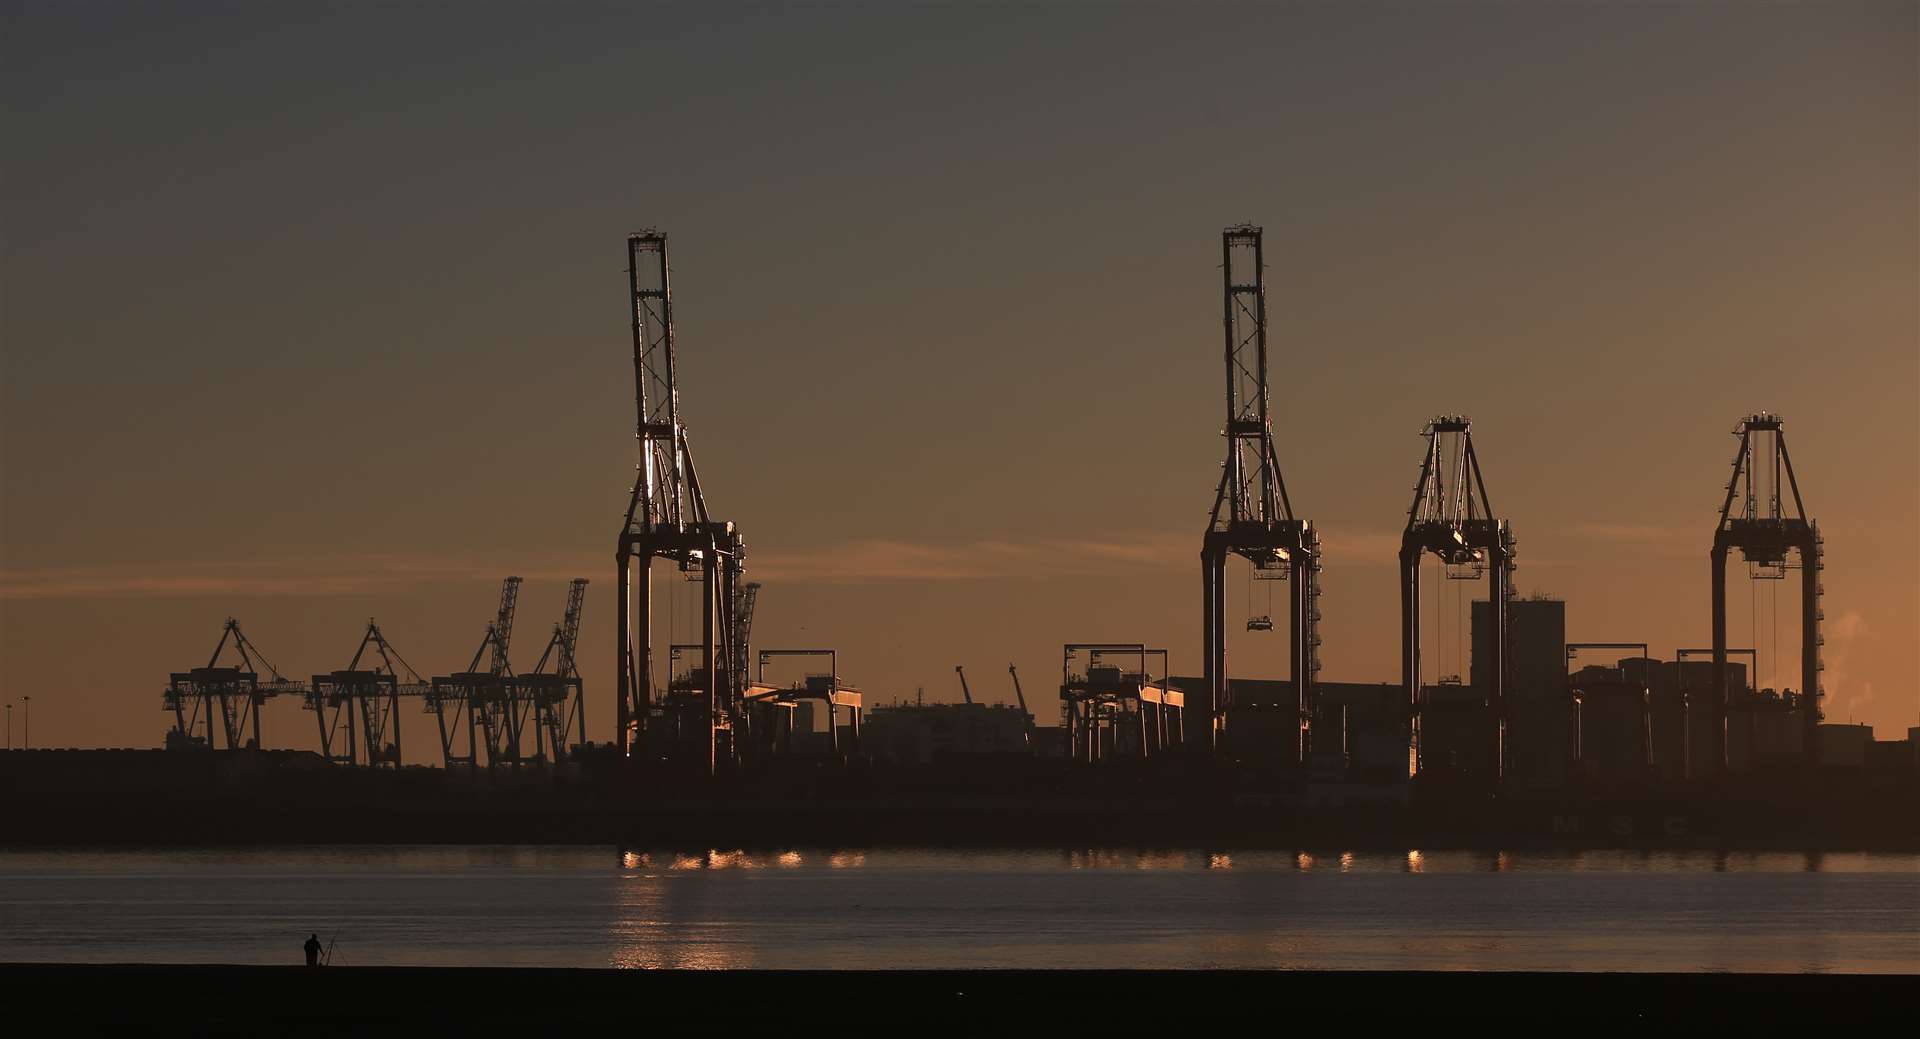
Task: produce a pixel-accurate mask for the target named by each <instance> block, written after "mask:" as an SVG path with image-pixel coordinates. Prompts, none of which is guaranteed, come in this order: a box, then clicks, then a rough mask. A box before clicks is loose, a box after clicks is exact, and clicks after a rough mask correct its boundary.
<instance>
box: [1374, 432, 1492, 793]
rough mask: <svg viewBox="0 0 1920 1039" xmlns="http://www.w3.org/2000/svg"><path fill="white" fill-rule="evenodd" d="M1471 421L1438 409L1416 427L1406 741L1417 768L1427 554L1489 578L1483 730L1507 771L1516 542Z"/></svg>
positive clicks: (1403, 596)
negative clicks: (1498, 513) (1492, 498)
mask: <svg viewBox="0 0 1920 1039" xmlns="http://www.w3.org/2000/svg"><path fill="white" fill-rule="evenodd" d="M1472 425H1473V424H1472V423H1471V422H1470V421H1468V420H1467V419H1466V418H1465V417H1464V416H1461V415H1442V416H1440V417H1438V418H1435V419H1434V420H1433V421H1432V422H1429V423H1428V424H1427V428H1426V429H1425V430H1423V431H1422V432H1421V435H1422V436H1423V437H1425V438H1426V440H1427V452H1426V455H1425V457H1423V458H1422V459H1421V462H1420V479H1419V482H1418V483H1416V484H1415V485H1414V489H1413V504H1412V505H1411V506H1409V507H1408V509H1407V527H1406V530H1405V532H1403V533H1402V534H1401V537H1400V675H1401V681H1402V683H1403V684H1404V685H1405V687H1406V698H1407V709H1408V739H1409V742H1410V744H1411V746H1412V748H1413V758H1414V760H1413V768H1414V771H1415V772H1416V773H1417V772H1419V771H1421V770H1422V768H1423V765H1424V762H1423V759H1422V757H1421V750H1420V721H1421V711H1422V707H1423V704H1424V703H1425V696H1424V694H1423V690H1422V688H1421V677H1420V561H1421V560H1422V559H1423V558H1425V557H1426V556H1427V555H1429V554H1431V555H1433V556H1435V557H1436V558H1438V559H1439V560H1440V562H1441V563H1442V564H1443V565H1444V566H1445V567H1446V575H1447V577H1449V578H1451V579H1454V580H1474V579H1478V578H1480V577H1482V576H1485V577H1486V578H1487V599H1488V604H1489V606H1490V609H1489V611H1488V613H1489V614H1490V616H1491V617H1492V623H1493V632H1492V633H1491V634H1492V637H1491V639H1490V640H1489V643H1490V645H1491V648H1492V652H1493V662H1492V666H1491V667H1490V668H1489V669H1488V674H1489V675H1490V676H1491V678H1490V680H1489V681H1490V686H1489V688H1488V689H1486V690H1485V691H1484V692H1485V695H1486V707H1487V708H1488V709H1489V711H1490V713H1491V716H1492V719H1493V723H1492V731H1491V732H1490V733H1488V734H1487V735H1488V736H1489V738H1491V739H1492V740H1493V741H1494V744H1493V753H1492V760H1493V761H1494V762H1495V766H1494V767H1495V769H1496V772H1497V773H1498V774H1504V773H1505V770H1506V759H1507V748H1506V725H1507V686H1508V684H1509V681H1510V679H1511V671H1512V663H1511V660H1510V656H1511V654H1510V653H1509V647H1508V639H1507V620H1508V609H1507V606H1508V603H1509V602H1511V601H1512V598H1513V569H1514V557H1515V544H1516V542H1515V541H1514V537H1513V530H1512V528H1511V527H1510V526H1509V525H1508V523H1507V521H1506V520H1502V519H1496V518H1494V515H1493V506H1492V504H1491V503H1490V502H1489V500H1488V498H1487V483H1486V480H1485V478H1483V477H1482V476H1481V474H1480V458H1479V456H1478V455H1477V454H1475V452H1474V449H1473V432H1472ZM1495 778H1498V775H1496V777H1495Z"/></svg>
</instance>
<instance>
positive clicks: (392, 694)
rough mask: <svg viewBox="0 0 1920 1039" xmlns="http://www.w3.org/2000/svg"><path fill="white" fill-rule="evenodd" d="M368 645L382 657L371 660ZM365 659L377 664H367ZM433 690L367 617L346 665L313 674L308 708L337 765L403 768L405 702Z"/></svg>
mask: <svg viewBox="0 0 1920 1039" xmlns="http://www.w3.org/2000/svg"><path fill="white" fill-rule="evenodd" d="M369 649H371V650H373V655H374V656H375V657H377V658H378V662H374V661H372V660H368V659H367V651H368V650H369ZM363 661H366V662H367V663H369V664H371V665H372V666H370V667H364V668H363V667H362V666H361V664H362V662H363ZM430 689H431V686H430V685H429V684H428V683H427V681H426V680H425V679H423V678H421V677H420V673H419V672H417V671H415V670H414V669H413V667H412V665H410V664H408V663H407V662H406V660H405V658H403V657H401V656H400V653H399V651H397V650H395V649H394V648H393V646H392V645H391V644H389V643H388V642H387V638H386V636H385V635H383V634H381V632H380V626H379V625H378V624H376V623H375V622H373V621H372V620H368V621H367V630H366V632H365V634H363V635H362V636H361V637H360V645H359V646H358V647H356V648H355V649H354V651H353V659H352V660H351V661H350V662H348V664H347V666H346V668H345V669H343V670H340V671H331V672H328V673H326V674H321V675H314V676H313V682H312V685H311V686H310V687H309V688H308V690H307V707H308V709H309V710H312V711H313V712H314V715H315V717H316V718H317V719H318V721H319V724H320V753H321V754H322V755H324V756H325V757H326V759H327V760H328V761H331V762H335V763H337V764H343V765H361V764H365V765H375V766H386V767H389V768H398V767H399V766H400V761H401V756H400V755H401V748H400V701H401V700H402V699H406V698H414V697H425V696H427V695H428V693H429V691H430ZM342 728H344V729H345V732H344V733H343V732H342V731H341V730H342ZM343 735H344V737H345V739H344V742H343V741H342V739H341V737H342V736H343Z"/></svg>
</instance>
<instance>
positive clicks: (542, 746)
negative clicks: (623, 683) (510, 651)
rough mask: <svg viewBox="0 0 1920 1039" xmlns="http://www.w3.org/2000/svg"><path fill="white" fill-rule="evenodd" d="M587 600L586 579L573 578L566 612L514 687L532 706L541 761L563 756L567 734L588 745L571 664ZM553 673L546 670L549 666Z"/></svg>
mask: <svg viewBox="0 0 1920 1039" xmlns="http://www.w3.org/2000/svg"><path fill="white" fill-rule="evenodd" d="M586 601H587V579H586V578H584V577H576V578H574V579H573V582H572V583H571V584H569V585H568V586H567V609H566V613H564V614H563V615H562V616H561V620H560V623H558V624H556V625H554V626H553V636H552V637H551V638H549V639H548V640H547V647H546V649H544V650H542V651H541V652H540V660H539V662H538V663H536V664H534V666H533V670H532V671H530V672H528V673H527V674H524V675H521V676H520V678H519V680H518V681H517V682H516V683H515V686H516V688H518V689H521V690H524V693H523V698H524V699H525V700H526V701H528V702H530V703H531V704H532V710H533V714H534V724H533V732H534V757H535V758H536V759H542V760H544V759H545V758H546V756H547V751H548V748H549V747H550V748H552V751H553V757H552V760H553V762H554V764H559V763H560V761H562V760H563V759H564V757H565V755H566V749H567V737H568V734H569V733H572V732H575V731H576V730H577V731H578V736H577V739H578V742H580V743H585V742H587V720H586V707H585V703H584V692H583V690H582V683H581V681H580V669H579V668H578V667H577V666H575V664H574V656H573V652H574V647H575V645H577V644H578V642H579V639H580V614H581V611H582V610H583V609H584V608H585V606H586ZM549 664H551V665H552V670H548V665H549Z"/></svg>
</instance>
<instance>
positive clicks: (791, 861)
mask: <svg viewBox="0 0 1920 1039" xmlns="http://www.w3.org/2000/svg"><path fill="white" fill-rule="evenodd" d="M774 861H776V862H778V863H780V865H781V867H783V868H785V869H792V868H794V867H795V866H798V865H800V862H801V859H800V853H799V852H797V851H783V852H781V853H780V857H779V858H778V859H776V860H774Z"/></svg>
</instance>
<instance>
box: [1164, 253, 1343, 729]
mask: <svg viewBox="0 0 1920 1039" xmlns="http://www.w3.org/2000/svg"><path fill="white" fill-rule="evenodd" d="M1261 235H1262V232H1261V229H1260V228H1259V227H1256V226H1254V225H1252V224H1241V225H1238V226H1235V227H1229V228H1227V229H1226V230H1224V231H1222V232H1221V233H1220V254H1221V279H1222V286H1221V287H1222V305H1223V313H1222V320H1223V325H1224V330H1225V337H1226V367H1227V387H1226V389H1227V425H1226V428H1225V429H1224V430H1223V431H1222V433H1223V435H1224V436H1225V437H1226V440H1227V460H1226V462H1225V463H1224V464H1223V466H1222V467H1221V473H1220V487H1219V490H1218V491H1217V492H1216V493H1215V495H1214V501H1213V511H1212V513H1211V515H1210V516H1209V518H1208V522H1207V532H1206V536H1205V538H1204V539H1203V543H1202V547H1201V550H1200V574H1201V586H1202V594H1203V602H1204V606H1203V609H1202V614H1203V619H1202V646H1203V652H1202V655H1203V657H1204V658H1205V664H1204V668H1205V680H1206V689H1205V690H1204V691H1203V692H1202V693H1201V695H1200V696H1199V697H1197V698H1196V699H1197V700H1198V701H1199V702H1197V703H1194V704H1192V705H1191V708H1192V722H1191V724H1190V726H1188V727H1187V729H1186V738H1187V739H1188V740H1190V741H1193V742H1194V743H1195V745H1196V746H1198V747H1200V748H1203V749H1207V750H1211V749H1213V748H1214V747H1215V746H1216V745H1217V744H1218V741H1219V738H1220V735H1221V733H1222V731H1223V729H1224V722H1225V718H1224V715H1225V712H1226V709H1227V708H1228V707H1229V706H1230V698H1229V688H1230V687H1229V684H1228V678H1227V643H1226V565H1227V557H1228V556H1229V555H1237V556H1240V557H1241V558H1243V559H1245V560H1247V561H1248V562H1249V563H1251V564H1253V570H1254V576H1255V577H1256V578H1259V579H1266V580H1275V579H1284V580H1290V581H1291V586H1290V591H1291V593H1292V594H1291V595H1290V596H1289V601H1288V623H1287V631H1288V638H1289V669H1288V670H1289V672H1290V673H1289V676H1288V677H1289V680H1290V681H1291V682H1292V683H1293V686H1294V692H1295V698H1296V703H1297V704H1298V707H1299V723H1300V739H1299V741H1298V743H1297V749H1298V753H1299V755H1300V760H1304V759H1305V755H1306V753H1307V752H1308V749H1309V746H1310V741H1311V737H1312V729H1311V725H1312V711H1313V685H1314V677H1315V672H1317V671H1318V670H1319V668H1320V662H1319V645H1320V636H1319V621H1320V605H1319V597H1320V589H1319V575H1320V568H1321V562H1320V537H1319V534H1318V533H1317V532H1316V531H1315V530H1314V527H1313V524H1312V523H1311V522H1309V521H1306V520H1300V519H1296V518H1295V517H1294V514H1293V503H1292V501H1291V500H1289V498H1288V497H1287V484H1286V480H1285V479H1284V478H1283V477H1282V476H1281V474H1280V459H1279V455H1278V454H1277V453H1276V452H1275V450H1274V446H1273V422H1272V417H1271V413H1270V412H1271V399H1272V395H1271V393H1270V391H1269V389H1268V381H1267V372H1268V365H1267V293H1266V282H1265V273H1264V272H1265V263H1264V256H1263V252H1262V241H1261ZM1262 621H1264V622H1265V623H1264V625H1262V624H1261V622H1262ZM1248 627H1249V629H1250V630H1267V629H1270V628H1271V627H1272V620H1271V618H1259V619H1250V620H1249V621H1248Z"/></svg>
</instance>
